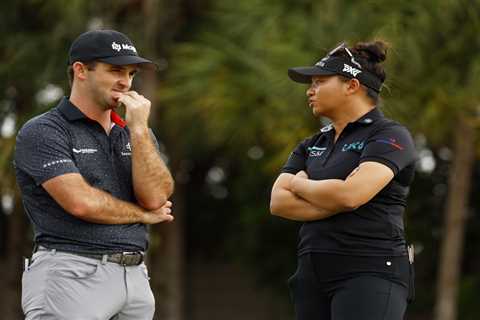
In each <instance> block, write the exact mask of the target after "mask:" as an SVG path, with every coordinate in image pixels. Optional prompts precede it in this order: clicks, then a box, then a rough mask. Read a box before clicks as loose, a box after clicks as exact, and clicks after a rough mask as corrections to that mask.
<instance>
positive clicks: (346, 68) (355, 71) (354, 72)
mask: <svg viewBox="0 0 480 320" xmlns="http://www.w3.org/2000/svg"><path fill="white" fill-rule="evenodd" d="M342 71H343V72H346V73H350V74H351V75H352V76H354V77H356V76H357V74H359V73H361V72H362V70H358V69H357V68H354V67H352V66H349V65H348V64H345V63H344V64H343V70H342Z"/></svg>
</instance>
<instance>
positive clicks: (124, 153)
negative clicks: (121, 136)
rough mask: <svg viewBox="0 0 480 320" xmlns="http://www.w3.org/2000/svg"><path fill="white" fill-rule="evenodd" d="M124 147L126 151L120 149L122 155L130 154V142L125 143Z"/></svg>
mask: <svg viewBox="0 0 480 320" xmlns="http://www.w3.org/2000/svg"><path fill="white" fill-rule="evenodd" d="M125 149H127V151H122V156H131V155H132V145H131V144H130V142H129V143H127V144H126V145H125Z"/></svg>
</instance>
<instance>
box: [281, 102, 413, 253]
mask: <svg viewBox="0 0 480 320" xmlns="http://www.w3.org/2000/svg"><path fill="white" fill-rule="evenodd" d="M334 137H335V129H334V127H333V126H332V125H331V124H330V125H328V126H326V127H324V128H322V129H321V130H320V132H319V133H317V134H315V135H314V136H312V137H310V138H307V139H305V140H304V141H303V142H301V143H300V144H299V145H298V146H297V147H296V149H295V150H294V151H293V153H292V154H291V155H290V157H289V159H288V161H287V163H286V164H285V166H284V167H283V169H282V172H286V173H291V174H296V173H297V172H298V171H300V170H305V171H306V172H307V174H308V177H309V179H313V180H324V179H342V180H345V179H346V178H347V176H348V175H349V174H350V173H351V172H352V171H353V170H354V169H355V168H357V167H358V166H359V165H360V164H361V163H362V162H365V161H375V162H379V163H382V164H384V165H386V166H387V167H389V168H390V169H391V170H392V171H393V173H394V178H393V180H392V181H391V182H390V183H389V184H388V185H387V186H386V187H385V188H383V189H382V190H381V191H380V192H379V193H378V194H377V195H376V196H375V197H374V198H373V199H371V200H370V201H369V202H367V203H366V204H364V205H363V206H361V207H359V208H357V209H356V210H353V211H350V212H341V213H338V214H336V215H333V216H331V217H329V218H327V219H323V220H317V221H311V222H306V223H304V224H303V225H302V228H301V229H300V234H299V241H300V242H299V246H298V253H299V255H301V254H304V253H312V252H316V253H335V254H347V255H360V256H361V255H365V256H402V255H405V254H406V249H405V236H404V225H403V213H404V211H405V205H406V199H407V195H408V192H409V186H410V184H411V182H412V180H413V176H414V172H415V160H416V152H415V147H414V143H413V140H412V137H411V135H410V133H409V132H408V130H407V129H406V128H405V127H404V126H402V125H400V124H399V123H397V122H395V121H392V120H390V119H387V118H385V117H384V116H383V114H382V113H381V112H380V111H379V110H378V109H377V108H375V109H373V110H371V111H370V112H368V113H367V114H365V115H364V116H362V117H361V118H360V119H358V120H357V121H355V122H352V123H349V124H348V125H347V126H346V127H345V129H344V130H343V131H342V133H341V134H340V136H339V137H338V139H337V141H336V142H334Z"/></svg>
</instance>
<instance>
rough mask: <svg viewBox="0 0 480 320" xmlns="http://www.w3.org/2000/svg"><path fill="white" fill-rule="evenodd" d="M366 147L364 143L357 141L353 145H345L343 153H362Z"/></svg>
mask: <svg viewBox="0 0 480 320" xmlns="http://www.w3.org/2000/svg"><path fill="white" fill-rule="evenodd" d="M364 146H365V143H364V141H356V142H352V143H345V144H344V145H343V148H342V152H346V151H360V150H362V149H363V147H364Z"/></svg>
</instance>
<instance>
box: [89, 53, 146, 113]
mask: <svg viewBox="0 0 480 320" xmlns="http://www.w3.org/2000/svg"><path fill="white" fill-rule="evenodd" d="M137 71H138V66H137V65H123V66H118V65H112V64H108V63H103V62H98V63H97V64H96V66H95V68H94V69H91V70H88V72H87V79H86V84H87V87H88V89H89V90H90V92H91V97H92V99H93V100H94V102H95V103H96V104H97V105H99V106H100V107H102V108H103V109H105V110H107V109H113V108H116V107H118V106H119V102H118V99H119V98H120V97H121V96H122V94H123V93H125V92H127V91H129V90H130V87H131V86H132V81H133V78H134V76H135V74H136V73H137Z"/></svg>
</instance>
